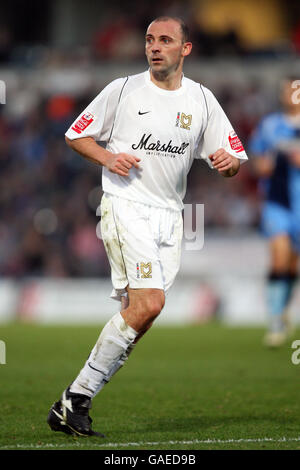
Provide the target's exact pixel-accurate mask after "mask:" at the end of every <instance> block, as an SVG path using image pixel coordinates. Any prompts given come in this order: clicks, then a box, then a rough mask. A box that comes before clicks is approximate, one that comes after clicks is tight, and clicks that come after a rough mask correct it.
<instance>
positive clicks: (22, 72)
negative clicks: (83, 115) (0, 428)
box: [0, 0, 300, 325]
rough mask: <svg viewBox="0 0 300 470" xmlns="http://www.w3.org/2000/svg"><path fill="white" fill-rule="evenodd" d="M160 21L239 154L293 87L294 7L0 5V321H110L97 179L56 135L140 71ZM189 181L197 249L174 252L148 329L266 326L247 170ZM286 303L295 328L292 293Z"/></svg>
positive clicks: (299, 19) (54, 1)
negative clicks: (282, 89) (174, 36)
mask: <svg viewBox="0 0 300 470" xmlns="http://www.w3.org/2000/svg"><path fill="white" fill-rule="evenodd" d="M163 14H167V15H176V16H181V17H182V18H184V19H185V20H186V22H187V24H188V25H189V28H190V31H191V39H192V41H193V44H194V48H193V53H192V55H191V57H189V58H187V60H186V63H185V74H186V75H187V76H188V77H190V78H193V79H194V80H197V81H200V82H202V83H203V84H204V85H206V86H207V87H208V88H210V89H211V90H212V91H213V92H214V93H215V95H216V96H217V98H218V100H219V101H220V103H221V104H222V106H223V108H224V110H225V112H226V113H227V115H228V116H229V118H230V120H231V122H232V124H233V126H234V128H235V129H236V131H237V133H238V135H239V137H240V138H241V140H242V141H243V143H244V146H245V148H246V150H247V142H248V139H249V136H250V134H251V131H252V130H253V128H254V127H255V125H256V124H257V122H258V121H259V120H260V118H261V117H262V116H263V115H264V114H265V113H267V112H270V111H272V110H275V109H277V108H278V105H279V103H278V85H279V80H280V79H281V78H282V77H284V76H285V75H286V74H291V73H293V74H295V75H296V76H299V79H300V55H299V54H300V5H298V6H297V4H296V2H292V1H284V2H283V1H279V0H260V1H256V0H244V1H243V2H240V1H238V0H209V1H208V0H202V1H200V0H198V1H196V0H194V1H192V0H190V1H187V0H185V1H169V0H160V1H152V2H151V3H149V4H148V3H143V2H142V3H141V2H139V1H132V2H123V3H120V2H117V1H110V2H109V3H108V2H104V1H102V0H101V1H92V0H86V1H85V2H82V1H80V0H78V1H77V0H73V1H72V0H59V1H58V0H51V1H50V0H48V1H43V2H38V1H26V2H25V1H16V0H12V1H10V2H6V3H5V4H3V5H2V6H1V18H0V80H2V81H3V82H4V83H5V86H6V100H5V101H6V102H5V104H0V161H1V173H0V178H1V192H0V211H1V218H0V299H1V302H0V323H5V322H10V321H13V320H15V319H18V320H21V321H37V322H41V323H68V322H71V323H95V322H99V323H103V321H105V320H106V319H107V318H109V317H110V316H111V314H112V313H113V312H114V311H115V305H114V302H113V301H111V300H110V299H109V298H108V296H109V293H110V288H111V284H110V279H109V265H108V262H107V259H106V255H105V252H104V248H103V244H102V242H101V241H100V240H99V239H98V238H97V235H96V226H97V224H98V222H99V217H98V216H97V213H96V210H97V207H98V205H99V201H100V198H101V194H102V191H101V169H99V168H98V167H96V166H95V165H92V164H89V163H88V162H86V161H85V160H84V159H82V158H81V157H79V156H78V155H76V154H75V153H73V152H72V151H71V150H70V149H69V148H68V147H67V146H66V144H65V142H64V133H65V131H66V129H67V128H68V127H69V125H70V123H71V122H72V121H73V120H74V118H75V117H76V116H77V115H78V114H79V113H80V112H81V110H82V109H84V107H85V106H86V105H87V104H88V103H89V102H90V101H91V100H92V99H93V98H94V97H95V95H96V94H98V93H99V92H100V91H101V89H102V88H103V87H104V86H105V85H106V84H107V83H108V82H109V81H111V80H113V79H114V78H117V77H119V76H126V75H128V74H133V73H139V72H141V71H143V70H145V68H146V60H145V58H144V50H143V49H144V32H145V29H146V27H147V25H148V24H149V22H150V21H151V20H152V19H153V18H155V17H156V16H158V15H163ZM250 157H251V156H250ZM188 181H189V185H188V191H187V195H186V198H185V201H184V202H185V203H193V204H196V203H201V204H204V206H205V241H204V247H203V249H202V250H201V251H197V252H194V251H188V250H187V249H185V248H184V249H183V255H182V267H181V271H180V274H179V276H178V279H177V280H176V284H175V286H174V287H173V289H172V291H171V292H170V294H169V299H168V302H167V305H166V307H165V309H164V312H163V313H162V314H161V317H160V318H159V319H158V321H157V323H160V322H164V323H177V324H178V323H179V324H182V323H193V322H203V321H209V320H210V319H212V318H214V317H215V316H217V317H218V318H220V319H221V320H222V321H224V322H226V323H230V324H246V325H253V324H260V325H263V324H264V323H265V321H266V311H265V303H264V275H265V273H266V270H267V265H268V252H267V247H266V243H265V241H264V240H263V238H262V237H261V234H260V232H259V209H260V194H259V191H258V186H257V181H256V178H255V175H254V173H253V169H252V165H251V161H250V163H247V164H245V165H243V167H242V169H241V171H240V173H239V174H238V176H237V177H235V178H234V179H233V180H230V179H229V180H227V179H223V178H221V177H220V176H218V175H217V174H215V173H214V172H212V171H211V170H210V169H208V167H206V165H205V164H201V162H199V161H197V162H195V163H194V165H193V167H192V169H191V172H190V174H189V180H188ZM185 243H186V242H185V241H184V244H185ZM184 247H185V245H184ZM297 296H298V297H296V298H295V299H294V301H293V305H292V306H291V308H292V310H293V311H294V314H295V318H294V321H295V322H299V321H300V313H299V312H297V303H298V305H299V302H300V296H299V289H298V294H297Z"/></svg>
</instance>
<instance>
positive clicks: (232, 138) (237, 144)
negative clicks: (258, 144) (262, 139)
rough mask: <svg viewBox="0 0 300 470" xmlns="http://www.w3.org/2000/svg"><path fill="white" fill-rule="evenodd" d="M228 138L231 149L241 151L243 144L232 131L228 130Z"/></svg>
mask: <svg viewBox="0 0 300 470" xmlns="http://www.w3.org/2000/svg"><path fill="white" fill-rule="evenodd" d="M228 140H229V143H230V147H231V148H232V150H234V151H235V152H243V150H244V147H243V144H242V142H241V141H240V139H239V138H238V136H237V135H236V133H235V132H234V131H232V132H230V134H229V136H228Z"/></svg>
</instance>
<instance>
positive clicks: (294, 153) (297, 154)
mask: <svg viewBox="0 0 300 470" xmlns="http://www.w3.org/2000/svg"><path fill="white" fill-rule="evenodd" d="M289 158H290V162H291V164H292V165H294V166H295V167H297V168H300V149H295V150H291V152H290V154H289Z"/></svg>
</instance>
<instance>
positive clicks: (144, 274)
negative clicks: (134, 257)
mask: <svg viewBox="0 0 300 470" xmlns="http://www.w3.org/2000/svg"><path fill="white" fill-rule="evenodd" d="M140 271H141V278H142V279H149V278H151V277H152V263H140Z"/></svg>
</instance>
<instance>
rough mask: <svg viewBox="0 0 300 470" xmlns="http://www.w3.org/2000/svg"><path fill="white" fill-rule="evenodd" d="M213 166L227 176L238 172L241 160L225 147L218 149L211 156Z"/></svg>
mask: <svg viewBox="0 0 300 470" xmlns="http://www.w3.org/2000/svg"><path fill="white" fill-rule="evenodd" d="M209 159H210V161H211V162H212V165H213V167H214V168H215V169H216V170H217V171H218V172H219V173H220V174H221V175H222V176H225V177H226V178H229V177H231V176H234V175H236V174H237V172H238V171H239V168H240V160H239V159H238V158H236V157H234V156H233V155H231V154H230V153H228V152H226V150H225V149H218V150H217V151H216V152H215V153H214V154H212V155H210V156H209Z"/></svg>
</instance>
